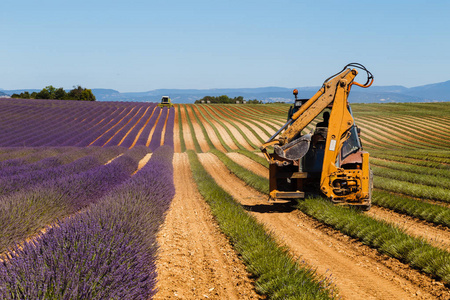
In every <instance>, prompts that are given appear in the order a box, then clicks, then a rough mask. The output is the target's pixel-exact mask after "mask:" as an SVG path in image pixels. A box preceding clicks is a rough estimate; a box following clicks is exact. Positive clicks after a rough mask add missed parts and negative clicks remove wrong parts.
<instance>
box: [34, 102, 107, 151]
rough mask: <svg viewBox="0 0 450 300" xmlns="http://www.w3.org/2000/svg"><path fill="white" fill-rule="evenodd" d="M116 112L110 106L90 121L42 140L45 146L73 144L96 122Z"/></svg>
mask: <svg viewBox="0 0 450 300" xmlns="http://www.w3.org/2000/svg"><path fill="white" fill-rule="evenodd" d="M113 113H114V109H113V108H108V109H106V110H104V111H103V112H100V111H99V113H98V114H97V116H96V117H94V118H92V119H91V120H90V121H88V122H84V124H80V125H77V126H74V127H72V128H70V130H66V132H64V133H61V134H59V136H56V135H55V136H53V137H52V139H46V140H44V141H42V143H43V145H44V146H59V145H73V144H75V143H73V141H75V140H76V141H77V142H78V141H79V140H80V139H81V137H85V136H86V132H88V131H89V130H90V129H91V128H93V127H94V126H95V125H96V124H100V123H102V122H103V120H104V119H105V118H106V117H107V116H108V115H111V114H113Z"/></svg>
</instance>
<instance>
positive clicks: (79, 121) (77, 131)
mask: <svg viewBox="0 0 450 300" xmlns="http://www.w3.org/2000/svg"><path fill="white" fill-rule="evenodd" d="M154 107H155V104H154V103H136V102H123V103H121V102H89V103H88V102H85V101H83V102H80V101H53V100H30V99H29V100H25V99H14V101H12V100H2V101H1V102H0V113H1V114H2V118H1V119H0V128H2V131H1V132H0V147H34V146H82V147H85V146H88V145H91V143H93V142H94V145H97V146H103V145H105V143H106V142H108V141H110V138H111V137H113V136H114V141H116V140H118V142H117V143H114V141H110V143H108V145H118V143H119V142H120V141H121V140H122V138H123V137H124V136H125V134H126V133H127V132H128V130H129V129H130V128H131V127H133V125H134V124H136V123H138V121H140V117H141V116H143V114H144V112H146V111H153V108H154ZM144 119H146V120H148V118H144ZM139 124H140V125H141V126H143V125H144V124H145V123H144V124H142V123H141V122H139ZM137 132H139V131H134V134H137ZM134 138H136V136H134ZM130 139H131V137H130ZM133 141H134V139H133ZM0 156H1V154H0Z"/></svg>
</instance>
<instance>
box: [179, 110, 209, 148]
mask: <svg viewBox="0 0 450 300" xmlns="http://www.w3.org/2000/svg"><path fill="white" fill-rule="evenodd" d="M183 108H184V110H185V111H187V112H188V115H189V119H191V123H192V127H193V128H194V132H195V138H196V139H197V141H198V143H199V145H200V148H201V149H202V151H203V152H208V151H209V146H208V143H207V142H206V138H205V135H204V134H203V131H202V128H201V127H200V125H199V124H198V122H197V119H195V116H194V114H193V113H192V110H191V107H189V108H188V106H187V105H184V106H183Z"/></svg>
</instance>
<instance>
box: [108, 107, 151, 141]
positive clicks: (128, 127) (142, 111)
mask: <svg viewBox="0 0 450 300" xmlns="http://www.w3.org/2000/svg"><path fill="white" fill-rule="evenodd" d="M145 111H146V109H145V108H143V107H141V108H139V110H138V112H137V113H136V114H135V115H134V116H133V118H132V119H131V120H130V121H129V122H128V124H126V125H125V126H123V127H122V128H120V129H118V130H117V131H116V132H115V133H114V136H113V137H112V138H111V139H110V140H109V141H108V142H107V143H106V144H104V146H105V147H107V146H114V145H119V144H120V142H121V141H122V139H123V138H124V137H125V135H126V134H127V133H128V131H130V130H131V128H132V127H133V126H134V125H136V124H137V123H138V122H139V121H140V120H141V118H142V117H143V116H144V114H145Z"/></svg>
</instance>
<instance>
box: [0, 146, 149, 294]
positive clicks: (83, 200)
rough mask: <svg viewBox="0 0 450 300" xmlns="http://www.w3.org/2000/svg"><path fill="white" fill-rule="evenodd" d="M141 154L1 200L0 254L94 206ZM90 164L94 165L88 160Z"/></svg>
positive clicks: (131, 153)
mask: <svg viewBox="0 0 450 300" xmlns="http://www.w3.org/2000/svg"><path fill="white" fill-rule="evenodd" d="M144 153H148V149H142V148H136V149H133V151H132V150H128V151H127V153H126V154H124V155H122V156H119V157H117V158H116V159H114V160H113V161H112V162H111V163H109V164H106V165H100V166H98V164H97V166H96V167H94V168H88V170H87V171H85V172H81V173H80V172H72V173H71V175H68V176H61V177H60V178H56V179H55V178H52V179H49V180H46V181H44V182H43V183H41V184H39V185H36V186H34V187H32V188H28V189H23V190H21V191H18V192H15V193H13V194H10V195H8V196H4V197H1V198H0V224H2V226H1V227H0V236H1V237H2V238H1V239H0V253H1V252H4V251H6V250H7V249H8V248H10V247H12V246H13V245H14V244H16V243H19V242H21V241H23V240H24V239H25V238H26V237H27V236H29V235H31V234H34V233H36V232H38V231H39V230H41V229H42V228H43V227H44V226H46V225H48V224H51V223H53V222H55V221H56V220H57V219H61V218H63V217H65V216H67V215H70V214H73V213H75V212H76V211H78V210H80V209H81V208H83V207H85V206H87V205H90V204H92V203H95V202H97V201H98V200H99V199H100V198H101V197H102V196H103V195H105V194H106V193H107V192H108V191H110V190H111V189H112V188H114V187H115V186H117V185H118V184H120V183H122V182H124V181H125V180H127V179H129V178H130V176H131V174H132V173H133V172H134V171H135V170H136V169H137V166H138V162H139V160H140V159H141V158H142V157H143V156H144V155H145V154H144ZM87 158H88V157H86V160H88V159H87ZM90 160H91V161H92V163H93V164H95V163H96V162H95V160H92V158H91V159H90ZM0 299H1V297H0Z"/></svg>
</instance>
